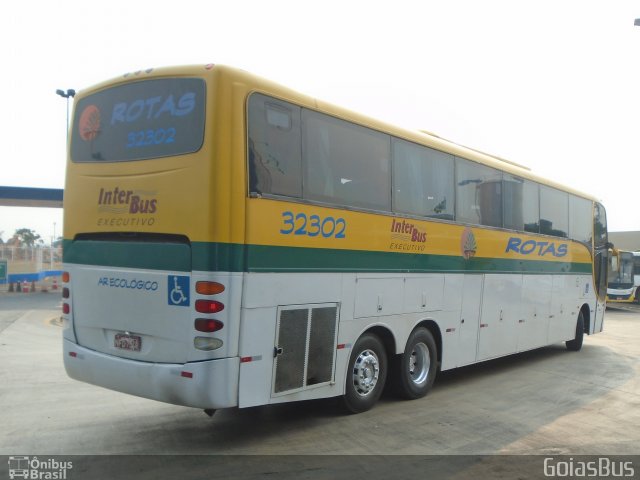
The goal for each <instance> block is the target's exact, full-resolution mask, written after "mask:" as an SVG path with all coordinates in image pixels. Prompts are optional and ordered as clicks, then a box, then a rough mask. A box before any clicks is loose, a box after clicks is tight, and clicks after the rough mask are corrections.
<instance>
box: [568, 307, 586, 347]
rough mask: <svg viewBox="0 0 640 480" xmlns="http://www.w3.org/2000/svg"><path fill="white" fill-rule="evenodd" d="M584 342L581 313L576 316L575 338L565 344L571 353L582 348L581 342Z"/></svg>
mask: <svg viewBox="0 0 640 480" xmlns="http://www.w3.org/2000/svg"><path fill="white" fill-rule="evenodd" d="M583 340H584V316H583V315H582V311H581V312H580V314H579V315H578V321H577V322H576V336H575V337H574V338H573V340H568V341H567V342H565V345H566V346H567V350H569V351H571V352H577V351H579V350H580V349H581V348H582V341H583Z"/></svg>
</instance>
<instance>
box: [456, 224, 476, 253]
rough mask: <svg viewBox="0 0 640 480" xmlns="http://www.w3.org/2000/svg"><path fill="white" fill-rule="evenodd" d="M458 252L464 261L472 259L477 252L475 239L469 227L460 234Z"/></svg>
mask: <svg viewBox="0 0 640 480" xmlns="http://www.w3.org/2000/svg"><path fill="white" fill-rule="evenodd" d="M460 250H461V251H462V256H463V257H464V259H465V260H469V259H470V258H472V257H473V256H474V255H475V254H476V251H477V250H478V244H477V243H476V237H475V236H474V235H473V232H472V231H471V229H470V228H469V227H467V228H465V229H464V232H462V238H461V239H460Z"/></svg>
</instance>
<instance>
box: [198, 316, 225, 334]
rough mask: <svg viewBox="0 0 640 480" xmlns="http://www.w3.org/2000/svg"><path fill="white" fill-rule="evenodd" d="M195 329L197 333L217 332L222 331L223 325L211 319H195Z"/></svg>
mask: <svg viewBox="0 0 640 480" xmlns="http://www.w3.org/2000/svg"><path fill="white" fill-rule="evenodd" d="M195 327H196V330H197V331H199V332H217V331H218V330H222V327H224V323H222V322H221V321H220V320H215V319H213V318H196V322H195Z"/></svg>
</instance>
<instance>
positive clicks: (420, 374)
mask: <svg viewBox="0 0 640 480" xmlns="http://www.w3.org/2000/svg"><path fill="white" fill-rule="evenodd" d="M430 369H431V356H430V355H429V347H427V346H426V345H425V344H424V343H418V344H416V345H415V346H414V347H413V351H412V352H411V356H410V357H409V378H410V379H411V381H412V382H413V383H414V385H422V384H423V383H425V382H426V381H427V377H428V376H429V370H430Z"/></svg>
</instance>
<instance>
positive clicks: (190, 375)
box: [180, 372, 193, 378]
mask: <svg viewBox="0 0 640 480" xmlns="http://www.w3.org/2000/svg"><path fill="white" fill-rule="evenodd" d="M180 376H181V377H184V378H193V373H191V372H180Z"/></svg>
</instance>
